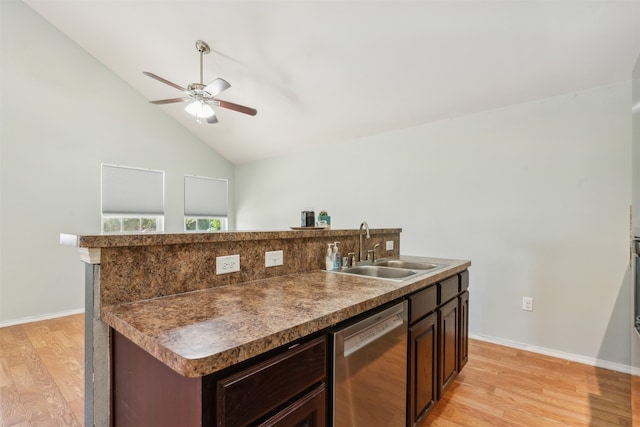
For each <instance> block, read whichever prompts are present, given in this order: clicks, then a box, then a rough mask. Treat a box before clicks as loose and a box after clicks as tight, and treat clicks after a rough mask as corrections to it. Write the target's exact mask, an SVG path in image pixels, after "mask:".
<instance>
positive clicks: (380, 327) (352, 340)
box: [343, 305, 405, 357]
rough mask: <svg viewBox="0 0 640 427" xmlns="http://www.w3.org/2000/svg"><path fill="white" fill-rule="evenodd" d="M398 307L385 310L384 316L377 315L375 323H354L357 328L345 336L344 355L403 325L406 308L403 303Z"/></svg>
mask: <svg viewBox="0 0 640 427" xmlns="http://www.w3.org/2000/svg"><path fill="white" fill-rule="evenodd" d="M396 307H398V309H395V310H393V309H392V312H391V313H387V312H384V313H383V315H382V316H379V317H376V318H375V322H373V323H371V322H370V321H369V322H366V321H365V322H362V325H360V324H356V325H354V326H353V327H352V328H355V330H350V331H349V332H350V334H349V336H346V337H345V338H344V343H343V353H344V357H347V356H349V355H350V354H352V353H354V352H356V351H358V350H360V349H361V348H363V347H365V346H367V345H368V344H370V343H372V342H373V341H375V340H377V339H379V338H381V337H383V336H385V335H386V334H388V333H390V332H391V331H393V330H394V329H396V328H398V327H400V326H402V325H403V324H404V323H405V319H404V317H405V316H404V309H403V306H402V305H398V306H396ZM359 325H360V326H361V327H360V328H359V327H358V326H359ZM352 328H350V329H352Z"/></svg>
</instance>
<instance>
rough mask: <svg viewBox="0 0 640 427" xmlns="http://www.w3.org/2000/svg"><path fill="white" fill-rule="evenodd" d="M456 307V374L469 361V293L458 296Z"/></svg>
mask: <svg viewBox="0 0 640 427" xmlns="http://www.w3.org/2000/svg"><path fill="white" fill-rule="evenodd" d="M458 306H459V310H460V336H459V339H460V343H459V348H458V351H459V357H458V372H460V371H461V370H462V367H463V366H464V365H466V364H467V361H468V360H469V291H466V292H463V293H461V294H460V296H459V297H458Z"/></svg>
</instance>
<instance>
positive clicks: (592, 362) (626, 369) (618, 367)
mask: <svg viewBox="0 0 640 427" xmlns="http://www.w3.org/2000/svg"><path fill="white" fill-rule="evenodd" d="M469 338H473V339H476V340H479V341H486V342H490V343H493V344H499V345H503V346H505V347H511V348H518V349H520V350H525V351H530V352H532V353H538V354H544V355H545V356H551V357H557V358H559V359H565V360H570V361H572V362H577V363H582V364H584V365H589V366H595V367H598V368H604V369H609V370H611V371H616V372H623V373H625V374H631V375H637V376H640V368H634V367H632V366H629V365H624V364H622V363H616V362H609V361H608V360H600V359H596V358H593V357H587V356H582V355H579V354H573V353H566V352H564V351H559V350H552V349H549V348H545V347H538V346H535V345H530V344H525V343H521V342H518V341H511V340H507V339H504V338H496V337H491V336H487V335H480V334H469Z"/></svg>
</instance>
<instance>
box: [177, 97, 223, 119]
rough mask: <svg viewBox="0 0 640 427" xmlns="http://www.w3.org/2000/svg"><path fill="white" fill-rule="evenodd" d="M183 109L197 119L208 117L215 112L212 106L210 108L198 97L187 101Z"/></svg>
mask: <svg viewBox="0 0 640 427" xmlns="http://www.w3.org/2000/svg"><path fill="white" fill-rule="evenodd" d="M184 110H185V111H186V112H187V113H189V114H191V115H192V116H195V117H196V118H198V119H208V118H209V117H212V116H213V115H214V114H215V112H214V111H213V108H211V106H210V105H209V104H207V103H206V102H204V101H203V100H198V99H197V100H195V101H193V102H191V103H189V104H188V105H187V106H186V107H184Z"/></svg>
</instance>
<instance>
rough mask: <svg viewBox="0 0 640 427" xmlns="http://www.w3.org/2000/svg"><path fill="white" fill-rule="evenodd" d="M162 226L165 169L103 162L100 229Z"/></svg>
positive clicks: (135, 229)
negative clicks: (150, 168)
mask: <svg viewBox="0 0 640 427" xmlns="http://www.w3.org/2000/svg"><path fill="white" fill-rule="evenodd" d="M163 230H164V171H155V170H149V169H139V168H133V167H127V166H115V165H106V164H103V165H102V231H103V232H104V233H144V232H155V231H163Z"/></svg>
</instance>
